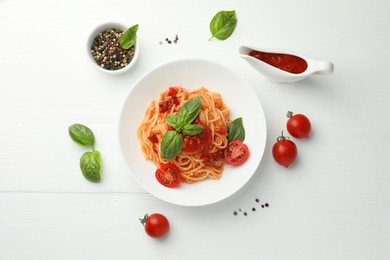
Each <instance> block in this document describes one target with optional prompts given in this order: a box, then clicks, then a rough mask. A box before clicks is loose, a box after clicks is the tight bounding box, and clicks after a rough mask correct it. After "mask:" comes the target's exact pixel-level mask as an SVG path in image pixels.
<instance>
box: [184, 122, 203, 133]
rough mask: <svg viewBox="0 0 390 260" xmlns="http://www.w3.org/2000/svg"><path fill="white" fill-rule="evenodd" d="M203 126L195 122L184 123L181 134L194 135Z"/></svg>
mask: <svg viewBox="0 0 390 260" xmlns="http://www.w3.org/2000/svg"><path fill="white" fill-rule="evenodd" d="M203 129H204V128H203V126H201V125H195V124H189V125H185V126H184V127H183V134H186V135H196V134H199V133H200V132H202V131H203Z"/></svg>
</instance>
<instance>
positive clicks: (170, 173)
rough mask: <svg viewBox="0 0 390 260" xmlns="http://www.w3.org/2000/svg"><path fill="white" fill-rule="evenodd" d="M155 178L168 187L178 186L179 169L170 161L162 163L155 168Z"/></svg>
mask: <svg viewBox="0 0 390 260" xmlns="http://www.w3.org/2000/svg"><path fill="white" fill-rule="evenodd" d="M156 179H157V180H158V182H159V183H161V184H162V185H164V186H165V187H168V188H174V187H177V186H179V184H180V181H181V174H180V171H179V169H178V168H177V167H176V166H175V165H173V164H172V163H166V164H162V165H161V166H160V168H159V169H157V170H156Z"/></svg>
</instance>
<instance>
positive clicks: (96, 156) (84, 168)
mask: <svg viewBox="0 0 390 260" xmlns="http://www.w3.org/2000/svg"><path fill="white" fill-rule="evenodd" d="M101 167H102V155H101V154H100V152H99V151H96V150H94V151H92V152H86V153H84V154H83V156H81V158H80V169H81V172H82V173H83V175H84V177H85V178H86V179H87V180H89V181H92V182H98V181H100V168H101Z"/></svg>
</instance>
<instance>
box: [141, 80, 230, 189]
mask: <svg viewBox="0 0 390 260" xmlns="http://www.w3.org/2000/svg"><path fill="white" fill-rule="evenodd" d="M197 96H199V97H200V99H201V101H202V103H201V108H200V112H199V114H198V116H197V117H196V119H195V120H194V121H193V122H192V123H193V124H198V125H200V126H202V127H203V131H201V132H200V133H198V134H196V135H185V134H181V135H182V140H183V143H184V144H183V147H182V149H181V151H180V152H179V153H178V154H177V156H175V157H174V158H172V159H170V160H164V159H163V155H162V152H161V143H162V139H163V136H164V134H165V133H167V132H168V131H169V130H172V129H173V128H172V127H171V126H170V125H169V124H167V122H166V118H167V116H169V115H171V114H177V113H178V111H179V110H180V108H181V107H182V105H183V104H184V103H186V102H187V101H189V100H191V99H193V98H195V97H197ZM229 113H230V111H229V108H228V107H227V106H226V105H225V104H224V102H223V100H222V97H221V95H220V94H219V93H216V92H210V91H209V90H207V89H206V88H204V87H201V88H199V89H197V90H193V91H187V90H186V89H184V88H183V87H180V86H173V87H170V88H169V89H168V90H165V91H163V92H162V93H161V94H160V98H159V99H158V100H154V101H152V102H151V103H150V105H149V107H148V108H147V110H146V112H145V116H144V118H143V120H142V122H141V124H140V126H139V128H138V131H137V136H138V139H139V141H140V144H141V151H142V153H143V155H144V157H145V158H146V159H147V160H152V161H153V162H154V164H155V165H156V166H157V168H159V167H161V166H162V165H165V164H167V163H170V164H173V165H174V166H176V167H177V169H178V170H179V171H180V175H181V176H180V177H181V181H184V182H186V183H194V182H197V181H200V180H203V179H206V178H212V179H219V178H221V176H222V172H223V168H224V150H225V148H226V147H227V146H228V138H227V129H228V125H229V123H230V122H231V120H230V118H229Z"/></svg>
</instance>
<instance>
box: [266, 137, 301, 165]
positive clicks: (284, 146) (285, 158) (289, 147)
mask: <svg viewBox="0 0 390 260" xmlns="http://www.w3.org/2000/svg"><path fill="white" fill-rule="evenodd" d="M276 140H277V142H276V143H275V144H274V146H273V147H272V155H273V156H274V159H275V161H276V162H277V163H279V164H280V165H283V166H284V167H286V168H288V167H289V166H290V165H291V164H292V163H293V162H294V161H295V159H296V158H297V154H298V149H297V146H296V145H295V143H294V142H293V141H291V140H288V139H287V138H286V137H285V136H283V132H282V135H281V136H279V137H278V138H277V139H276Z"/></svg>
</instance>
